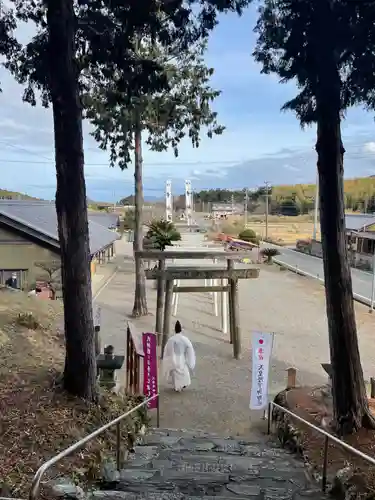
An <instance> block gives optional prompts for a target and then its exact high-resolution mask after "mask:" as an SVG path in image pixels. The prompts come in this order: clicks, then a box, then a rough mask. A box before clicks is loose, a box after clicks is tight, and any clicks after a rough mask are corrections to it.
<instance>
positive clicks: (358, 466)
mask: <svg viewBox="0 0 375 500" xmlns="http://www.w3.org/2000/svg"><path fill="white" fill-rule="evenodd" d="M286 396H287V407H288V408H289V409H290V410H291V411H293V412H294V413H296V414H297V415H298V416H300V417H302V418H304V419H305V420H307V421H308V422H311V423H312V424H314V425H316V426H317V427H321V426H322V419H323V418H324V421H325V424H324V425H325V426H326V430H327V431H328V432H330V433H333V431H332V430H331V429H330V428H329V422H330V420H331V419H332V400H331V398H330V397H328V398H327V396H326V393H325V394H324V396H322V391H321V388H320V387H316V388H314V389H311V388H304V387H302V388H296V389H292V390H291V391H289V392H288V393H287V394H286ZM369 406H370V409H371V410H372V413H373V414H374V415H375V400H373V399H369ZM293 424H294V425H295V426H296V428H297V429H299V430H300V431H302V435H301V443H302V447H303V450H304V453H305V455H306V457H307V459H308V461H309V462H310V463H311V464H312V465H313V466H314V469H315V470H316V471H317V472H318V473H320V474H321V473H322V470H323V450H324V436H322V435H321V434H319V433H318V432H316V431H314V430H312V429H311V428H310V427H308V426H307V425H303V424H301V423H300V422H298V421H296V420H294V421H293ZM344 441H345V442H346V443H348V444H349V445H350V446H352V447H353V448H355V449H357V450H360V451H361V452H362V453H364V454H366V455H368V456H370V457H374V450H375V430H367V429H363V428H362V429H360V431H359V432H357V433H355V434H353V435H349V436H346V437H345V438H344ZM347 466H350V467H351V468H352V469H353V470H354V472H355V473H356V477H355V484H356V485H357V487H359V488H360V489H361V491H362V493H363V494H364V495H366V498H373V496H374V493H375V466H372V465H371V464H369V463H368V462H366V461H365V460H363V459H361V458H360V457H357V456H355V455H353V454H352V453H350V452H349V451H346V450H345V449H343V448H342V447H340V446H338V445H337V444H335V443H334V442H332V441H329V444H328V469H327V472H328V478H329V479H332V478H333V477H334V475H335V474H336V473H337V471H339V470H340V469H342V468H344V467H347Z"/></svg>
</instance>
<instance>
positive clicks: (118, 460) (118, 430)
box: [116, 422, 121, 471]
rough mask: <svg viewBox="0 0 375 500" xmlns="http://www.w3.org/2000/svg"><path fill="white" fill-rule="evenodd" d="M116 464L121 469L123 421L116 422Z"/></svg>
mask: <svg viewBox="0 0 375 500" xmlns="http://www.w3.org/2000/svg"><path fill="white" fill-rule="evenodd" d="M116 465H117V470H118V471H119V470H120V468H121V422H117V424H116Z"/></svg>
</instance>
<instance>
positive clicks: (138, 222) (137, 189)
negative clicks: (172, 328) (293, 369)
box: [132, 122, 148, 317]
mask: <svg viewBox="0 0 375 500" xmlns="http://www.w3.org/2000/svg"><path fill="white" fill-rule="evenodd" d="M142 162H143V160H142V130H141V126H140V123H139V122H138V123H137V124H136V127H135V131H134V193H135V200H134V205H135V214H134V215H135V227H134V243H133V249H134V255H135V252H138V251H141V250H142V249H143V232H142V212H143V180H142ZM147 314H148V309H147V298H146V276H145V270H144V266H143V259H140V258H137V257H135V292H134V305H133V313H132V315H133V316H134V317H139V316H146V315H147Z"/></svg>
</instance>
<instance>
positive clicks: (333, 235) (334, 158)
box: [316, 2, 375, 435]
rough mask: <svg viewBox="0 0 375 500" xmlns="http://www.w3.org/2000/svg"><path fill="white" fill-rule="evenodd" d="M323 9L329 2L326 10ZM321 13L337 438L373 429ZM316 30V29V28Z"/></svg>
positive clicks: (326, 252)
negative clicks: (355, 304) (346, 232)
mask: <svg viewBox="0 0 375 500" xmlns="http://www.w3.org/2000/svg"><path fill="white" fill-rule="evenodd" d="M326 5H327V6H329V2H327V4H326ZM331 13H332V11H331V10H329V11H326V12H324V13H323V14H324V16H323V17H320V18H319V23H320V22H321V19H324V20H325V22H327V23H328V26H326V27H325V30H324V29H323V32H324V33H325V35H326V37H325V36H324V35H323V36H321V34H320V36H319V37H318V40H319V42H318V43H322V45H321V47H320V50H319V55H320V57H319V61H317V62H316V64H317V67H318V68H319V73H318V79H317V82H318V83H317V94H316V100H317V144H316V151H317V153H318V172H319V198H320V199H319V201H320V226H321V235H322V236H321V237H322V249H323V264H324V278H325V289H326V309H327V319H328V331H329V345H330V355H331V364H332V392H333V417H334V422H333V424H334V426H335V428H336V430H337V432H338V433H339V434H340V435H344V434H350V433H353V432H355V431H357V430H358V429H360V428H361V427H362V426H365V427H373V426H374V424H375V422H374V419H373V417H372V415H371V413H370V411H369V406H368V400H367V395H366V388H365V384H364V378H363V371H362V365H361V360H360V355H359V348H358V337H357V328H356V320H355V312H354V304H353V290H352V278H351V271H350V266H349V260H348V249H347V245H346V238H345V208H344V207H345V204H344V167H343V159H344V152H345V151H344V147H343V144H342V139H341V124H340V122H341V119H340V108H341V99H340V90H341V81H340V75H339V72H338V69H337V63H336V60H335V49H334V43H335V42H334V40H332V39H331V36H330V35H331V34H330V29H329V15H330V14H331ZM317 26H318V23H317Z"/></svg>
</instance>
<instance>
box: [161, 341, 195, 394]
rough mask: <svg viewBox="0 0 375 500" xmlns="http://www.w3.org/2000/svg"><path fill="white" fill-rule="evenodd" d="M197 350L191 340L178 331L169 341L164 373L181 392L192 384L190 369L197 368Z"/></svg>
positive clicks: (164, 361)
mask: <svg viewBox="0 0 375 500" xmlns="http://www.w3.org/2000/svg"><path fill="white" fill-rule="evenodd" d="M195 361H196V358H195V351H194V347H193V344H192V343H191V342H190V340H189V339H188V338H187V337H185V335H182V333H176V334H175V335H173V336H172V337H171V338H170V339H169V340H168V342H167V344H166V346H165V349H164V354H163V375H164V378H165V379H166V380H167V382H168V383H170V384H172V385H173V386H174V389H175V391H178V392H180V391H181V390H182V389H183V388H185V387H188V386H189V385H190V384H191V378H190V370H194V368H195Z"/></svg>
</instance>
